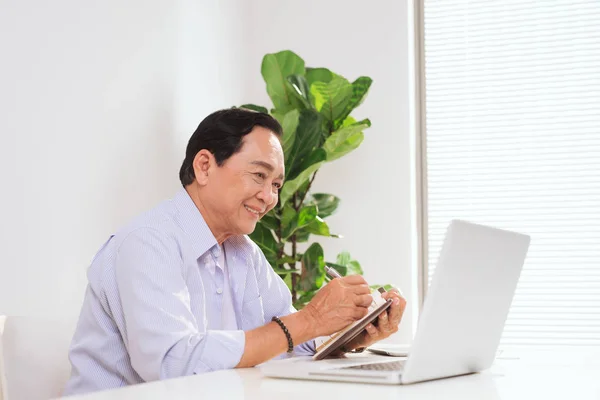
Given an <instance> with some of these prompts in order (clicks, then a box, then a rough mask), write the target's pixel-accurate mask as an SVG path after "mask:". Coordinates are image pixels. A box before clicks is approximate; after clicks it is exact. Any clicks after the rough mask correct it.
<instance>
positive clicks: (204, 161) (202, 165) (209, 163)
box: [192, 149, 216, 186]
mask: <svg viewBox="0 0 600 400" xmlns="http://www.w3.org/2000/svg"><path fill="white" fill-rule="evenodd" d="M214 166H216V160H215V157H214V156H213V154H212V153H211V152H210V151H208V150H206V149H202V150H200V151H199V152H198V153H197V154H196V157H194V162H193V163H192V167H193V168H194V174H195V175H196V182H198V184H200V185H201V186H204V185H206V184H207V183H208V176H209V174H210V171H211V169H212V168H213V167H214Z"/></svg>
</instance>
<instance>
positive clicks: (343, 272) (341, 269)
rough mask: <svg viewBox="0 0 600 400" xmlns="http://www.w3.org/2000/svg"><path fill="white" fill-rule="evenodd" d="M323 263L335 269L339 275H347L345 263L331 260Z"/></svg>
mask: <svg viewBox="0 0 600 400" xmlns="http://www.w3.org/2000/svg"><path fill="white" fill-rule="evenodd" d="M325 265H327V266H328V267H329V268H333V269H335V270H336V271H337V272H338V273H339V274H340V275H341V276H346V275H348V268H347V267H346V266H345V265H340V264H335V263H331V262H326V263H325Z"/></svg>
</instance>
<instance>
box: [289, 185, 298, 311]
mask: <svg viewBox="0 0 600 400" xmlns="http://www.w3.org/2000/svg"><path fill="white" fill-rule="evenodd" d="M296 198H297V194H296V193H294V196H293V197H292V204H293V207H294V208H296ZM296 211H298V208H296ZM291 239H292V258H293V259H294V260H296V235H295V234H294V235H292V237H291ZM290 267H291V269H292V270H293V271H295V270H296V261H294V263H293V264H290ZM297 278H298V276H297V274H296V273H294V272H292V304H294V303H295V302H296V300H297V294H298V291H297V290H296V281H297Z"/></svg>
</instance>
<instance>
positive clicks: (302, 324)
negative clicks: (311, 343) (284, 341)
mask: <svg viewBox="0 0 600 400" xmlns="http://www.w3.org/2000/svg"><path fill="white" fill-rule="evenodd" d="M310 318H311V317H310V315H308V314H307V313H304V312H302V311H298V312H295V313H293V314H289V315H286V316H285V317H281V321H282V322H283V323H284V324H285V325H286V326H287V328H288V330H289V332H290V334H291V336H292V340H293V342H294V345H298V344H300V343H304V342H306V341H308V340H310V339H313V338H314V337H315V335H314V330H313V326H314V325H313V324H312V323H311V322H310Z"/></svg>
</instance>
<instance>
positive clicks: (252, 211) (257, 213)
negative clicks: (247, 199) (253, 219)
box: [244, 205, 262, 217]
mask: <svg viewBox="0 0 600 400" xmlns="http://www.w3.org/2000/svg"><path fill="white" fill-rule="evenodd" d="M244 208H245V209H246V210H248V211H250V212H251V213H252V214H254V215H256V216H257V217H260V215H261V214H262V212H261V211H258V210H255V209H254V208H250V207H248V206H247V205H244Z"/></svg>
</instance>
